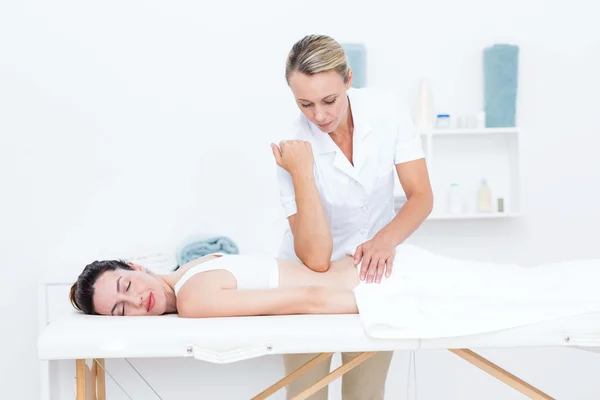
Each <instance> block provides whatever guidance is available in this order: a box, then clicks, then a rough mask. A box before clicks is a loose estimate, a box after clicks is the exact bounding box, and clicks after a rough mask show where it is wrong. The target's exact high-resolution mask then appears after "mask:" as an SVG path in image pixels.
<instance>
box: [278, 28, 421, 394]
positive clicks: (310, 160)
mask: <svg viewBox="0 0 600 400" xmlns="http://www.w3.org/2000/svg"><path fill="white" fill-rule="evenodd" d="M285 76H286V80H287V83H288V86H289V87H290V89H291V91H292V93H293V96H294V99H295V102H296V104H297V106H298V108H299V109H300V111H301V113H300V115H299V117H298V119H297V120H296V121H295V124H294V126H293V129H292V132H291V135H290V137H289V139H290V140H284V141H281V142H280V143H279V146H278V145H276V144H272V145H271V147H272V150H273V155H274V157H275V160H276V162H277V165H278V166H279V168H278V181H279V186H280V193H281V201H282V203H283V207H284V210H285V214H286V217H287V219H288V222H289V229H288V230H287V231H286V232H285V234H284V238H283V242H282V246H281V249H280V253H279V257H280V258H286V259H296V260H301V261H302V262H303V263H304V264H306V265H307V266H308V267H309V268H311V269H313V270H316V271H326V270H327V269H328V268H329V264H330V261H331V260H335V259H339V258H340V257H342V256H343V255H345V254H348V253H350V254H354V262H355V264H356V265H357V267H359V268H360V279H361V280H365V281H366V282H368V283H371V282H374V283H378V282H380V281H381V279H382V277H383V276H389V275H390V274H391V273H393V271H392V266H393V262H394V257H395V248H396V246H397V245H399V244H401V243H402V242H404V241H405V240H406V239H407V238H408V237H409V236H410V235H411V234H412V233H413V232H414V231H415V230H416V229H417V228H418V227H419V225H420V224H421V223H422V222H423V221H424V220H425V218H427V216H428V215H429V214H430V213H431V210H432V207H433V194H432V189H431V184H430V181H429V174H428V171H427V166H426V162H425V158H424V153H423V150H422V146H421V139H420V135H419V132H418V131H417V129H416V127H415V125H414V124H413V122H412V119H411V118H410V115H409V112H408V109H407V108H406V107H405V106H403V104H402V102H401V101H399V99H398V97H397V96H396V95H395V94H394V92H393V91H387V90H376V89H373V88H361V89H356V88H352V87H351V86H352V71H351V69H350V68H349V66H348V62H347V58H346V55H345V53H344V50H343V48H342V47H341V46H340V44H339V43H337V42H336V41H335V40H333V39H332V38H330V37H328V36H324V35H309V36H306V37H304V38H303V39H301V40H299V41H298V42H296V43H295V44H294V45H293V47H292V49H291V51H290V52H289V54H288V58H287V62H286V71H285ZM396 174H397V176H398V178H399V181H400V184H401V186H402V189H403V191H404V193H405V195H406V198H407V200H406V202H405V203H404V205H403V206H402V208H401V209H400V210H399V211H398V213H397V214H396V213H395V211H394V186H395V179H396V177H395V175H396ZM398 263H399V264H401V260H398ZM340 340H343V338H340ZM357 354H358V353H343V354H342V361H343V362H347V361H349V360H350V359H351V358H353V357H354V356H356V355H357ZM392 354H393V353H392V352H378V353H376V354H375V355H374V356H372V357H371V358H369V359H368V360H367V361H365V362H363V363H362V364H361V365H360V366H358V367H355V368H354V369H352V370H351V371H350V372H349V373H347V374H345V375H344V378H343V381H342V397H343V399H344V400H350V399H356V400H362V399H371V400H375V399H381V400H383V398H384V388H385V381H386V376H387V372H388V369H389V365H390V362H391V359H392ZM314 356H315V354H292V355H286V356H284V364H285V368H286V373H288V374H289V373H291V372H292V371H294V370H296V369H297V368H299V367H300V366H301V365H302V364H304V363H305V362H307V361H308V360H309V359H311V358H312V357H314ZM329 368H330V365H329V363H322V364H320V365H319V366H317V367H316V368H314V369H313V370H312V371H311V372H309V373H308V374H305V375H303V376H302V377H301V378H299V379H297V380H296V381H295V382H294V383H292V384H290V385H289V386H288V387H287V396H288V398H291V397H293V396H294V395H297V394H298V393H300V392H302V391H303V390H304V389H306V388H307V387H308V386H310V385H311V384H313V383H315V382H316V381H318V380H319V379H320V378H322V377H324V376H325V375H327V374H328V373H329ZM311 399H315V400H325V399H327V387H325V388H324V389H322V390H321V391H319V392H318V393H317V394H316V395H315V396H314V397H311Z"/></svg>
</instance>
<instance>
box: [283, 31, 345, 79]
mask: <svg viewBox="0 0 600 400" xmlns="http://www.w3.org/2000/svg"><path fill="white" fill-rule="evenodd" d="M331 70H335V71H337V73H338V74H340V76H341V77H342V78H343V79H344V83H347V82H348V78H349V74H350V68H349V67H348V59H347V58H346V53H345V52H344V49H343V48H342V46H341V45H340V44H339V43H338V42H336V41H335V40H334V39H332V38H331V37H329V36H326V35H308V36H305V37H304V38H302V39H300V40H299V41H297V42H296V43H294V45H293V46H292V50H291V51H290V52H289V54H288V57H287V62H286V65H285V80H286V81H287V82H288V84H289V81H290V75H291V74H292V73H293V72H294V71H298V72H301V73H303V74H306V75H315V74H318V73H320V72H326V71H331Z"/></svg>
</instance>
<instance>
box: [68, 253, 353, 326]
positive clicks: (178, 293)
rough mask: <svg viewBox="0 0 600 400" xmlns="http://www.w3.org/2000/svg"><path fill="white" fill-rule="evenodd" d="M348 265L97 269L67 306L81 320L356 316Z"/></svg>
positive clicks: (267, 261) (214, 260) (207, 260)
mask: <svg viewBox="0 0 600 400" xmlns="http://www.w3.org/2000/svg"><path fill="white" fill-rule="evenodd" d="M358 281H359V280H358V276H357V268H355V267H354V265H353V259H352V257H349V256H348V257H344V258H343V259H340V260H339V261H335V262H333V263H332V264H331V267H330V269H329V270H328V271H327V272H315V271H312V270H310V269H309V268H307V267H306V266H305V265H304V264H302V263H300V262H296V261H290V260H281V259H275V258H267V257H257V256H247V255H228V254H218V253H217V254H211V255H207V256H204V257H202V258H200V259H197V260H194V261H191V262H188V263H187V264H184V265H183V266H182V267H181V268H179V269H178V270H176V271H174V272H171V273H168V274H164V275H155V274H152V273H150V272H148V271H147V270H146V269H145V268H144V267H143V266H140V265H137V264H133V263H127V262H123V261H117V260H107V261H95V262H93V263H91V264H89V265H87V266H86V267H85V269H84V270H83V272H82V273H81V275H80V276H79V278H78V280H77V282H76V283H75V284H73V286H72V287H71V292H70V299H71V303H72V304H73V306H74V307H75V308H77V309H79V310H81V311H83V312H84V313H86V314H100V315H119V316H143V315H161V314H168V313H178V314H179V315H180V316H181V317H187V318H201V317H227V316H250V315H253V316H255V315H275V314H349V313H357V307H356V302H355V297H354V294H353V291H352V289H353V288H354V287H355V286H356V285H357V284H358Z"/></svg>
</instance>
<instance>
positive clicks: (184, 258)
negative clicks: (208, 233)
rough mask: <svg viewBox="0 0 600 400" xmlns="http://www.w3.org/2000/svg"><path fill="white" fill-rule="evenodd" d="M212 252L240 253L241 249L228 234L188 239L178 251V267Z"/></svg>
mask: <svg viewBox="0 0 600 400" xmlns="http://www.w3.org/2000/svg"><path fill="white" fill-rule="evenodd" d="M211 253H225V254H239V249H238V246H237V244H235V242H234V241H233V240H231V239H230V238H228V237H227V236H215V237H208V238H201V239H196V240H192V241H188V242H187V243H186V244H185V245H183V246H182V247H181V249H180V250H179V251H178V252H177V264H178V267H181V266H182V265H183V264H185V263H187V262H190V261H192V260H196V259H198V258H200V257H202V256H205V255H207V254H211Z"/></svg>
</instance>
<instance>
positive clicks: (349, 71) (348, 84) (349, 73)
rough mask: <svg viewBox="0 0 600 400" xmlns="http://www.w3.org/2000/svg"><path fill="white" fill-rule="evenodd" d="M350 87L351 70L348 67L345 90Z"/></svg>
mask: <svg viewBox="0 0 600 400" xmlns="http://www.w3.org/2000/svg"><path fill="white" fill-rule="evenodd" d="M351 87H352V68H350V67H348V82H346V90H348V89H350V88H351Z"/></svg>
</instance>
